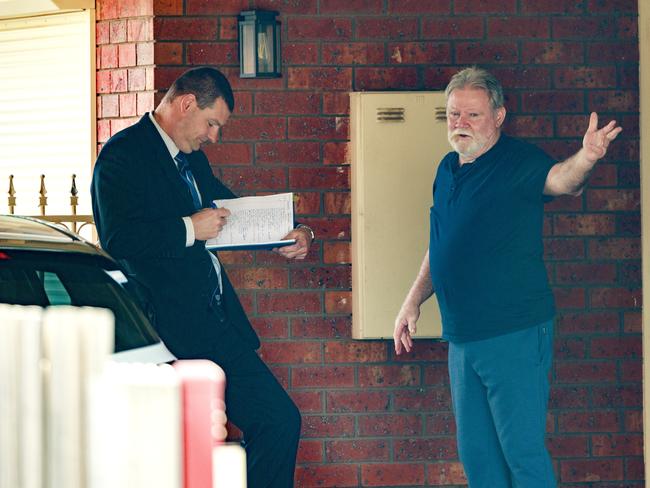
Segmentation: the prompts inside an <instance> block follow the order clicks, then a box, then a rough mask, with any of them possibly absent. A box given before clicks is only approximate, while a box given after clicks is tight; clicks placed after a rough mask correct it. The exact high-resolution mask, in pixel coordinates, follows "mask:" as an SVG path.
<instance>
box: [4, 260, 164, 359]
mask: <svg viewBox="0 0 650 488" xmlns="http://www.w3.org/2000/svg"><path fill="white" fill-rule="evenodd" d="M5 254H6V256H7V257H6V258H5V259H0V302H2V303H11V304H17V305H40V306H42V307H46V306H56V305H75V306H91V307H101V308H108V309H110V310H111V311H112V312H113V314H114V315H115V352H120V351H123V350H126V349H133V348H136V347H143V346H147V345H150V344H155V343H157V342H158V341H159V339H158V337H157V335H156V333H155V332H154V331H153V328H152V327H151V324H150V323H149V321H148V319H147V318H146V317H145V315H144V314H143V312H142V310H141V309H140V308H139V307H138V305H136V303H135V302H134V300H133V298H132V297H131V296H130V295H129V294H128V293H127V292H126V291H125V289H124V288H123V286H124V285H125V284H122V285H120V284H119V283H117V282H116V281H115V280H114V279H113V278H111V276H110V275H109V274H108V271H112V270H110V269H107V268H108V266H106V265H107V264H109V263H110V264H112V263H111V262H110V261H109V260H105V259H97V258H95V257H93V256H83V255H72V254H64V253H39V252H35V251H15V252H14V251H8V252H5Z"/></svg>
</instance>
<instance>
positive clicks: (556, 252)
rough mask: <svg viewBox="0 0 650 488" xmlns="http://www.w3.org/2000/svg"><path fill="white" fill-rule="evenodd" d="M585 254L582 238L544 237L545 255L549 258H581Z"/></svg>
mask: <svg viewBox="0 0 650 488" xmlns="http://www.w3.org/2000/svg"><path fill="white" fill-rule="evenodd" d="M584 256H585V244H584V241H583V240H582V239H567V238H563V239H544V257H545V258H546V259H548V260H564V259H580V258H583V257H584Z"/></svg>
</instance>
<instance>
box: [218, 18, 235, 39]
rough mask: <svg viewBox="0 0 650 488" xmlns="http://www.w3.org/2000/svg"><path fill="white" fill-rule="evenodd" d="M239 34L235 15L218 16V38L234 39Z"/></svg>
mask: <svg viewBox="0 0 650 488" xmlns="http://www.w3.org/2000/svg"><path fill="white" fill-rule="evenodd" d="M238 36H239V27H238V21H237V17H236V16H233V17H219V39H221V40H222V41H236V40H237V37H238Z"/></svg>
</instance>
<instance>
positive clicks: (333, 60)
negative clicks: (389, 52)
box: [322, 42, 385, 66]
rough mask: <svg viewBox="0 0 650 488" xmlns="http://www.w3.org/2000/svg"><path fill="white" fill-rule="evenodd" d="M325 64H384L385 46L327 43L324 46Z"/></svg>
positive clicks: (360, 43) (357, 43) (379, 44)
mask: <svg viewBox="0 0 650 488" xmlns="http://www.w3.org/2000/svg"><path fill="white" fill-rule="evenodd" d="M322 50H323V63H324V64H334V65H337V66H339V65H344V64H357V65H366V64H383V63H384V62H385V55H384V51H385V49H384V45H383V44H382V43H378V42H376V43H370V42H355V43H327V44H323V47H322Z"/></svg>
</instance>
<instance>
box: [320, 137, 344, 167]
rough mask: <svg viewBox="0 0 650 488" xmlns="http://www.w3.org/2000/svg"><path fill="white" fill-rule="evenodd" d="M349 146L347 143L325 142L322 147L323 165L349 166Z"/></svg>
mask: <svg viewBox="0 0 650 488" xmlns="http://www.w3.org/2000/svg"><path fill="white" fill-rule="evenodd" d="M350 161H351V155H350V145H349V143H347V142H326V143H325V144H324V145H323V163H324V164H335V165H342V164H350Z"/></svg>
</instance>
